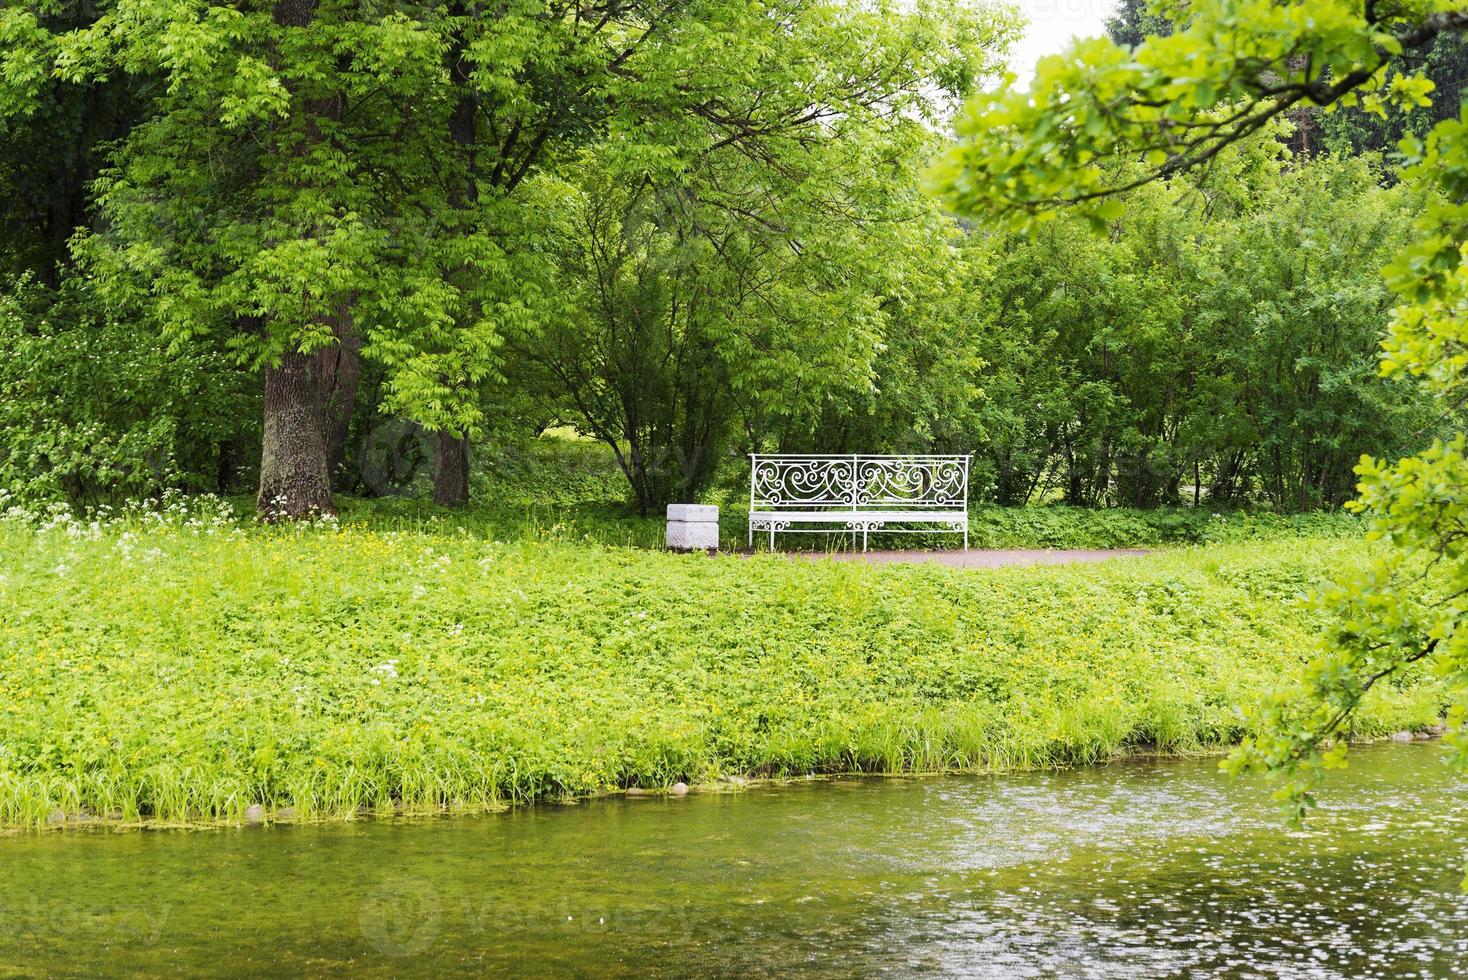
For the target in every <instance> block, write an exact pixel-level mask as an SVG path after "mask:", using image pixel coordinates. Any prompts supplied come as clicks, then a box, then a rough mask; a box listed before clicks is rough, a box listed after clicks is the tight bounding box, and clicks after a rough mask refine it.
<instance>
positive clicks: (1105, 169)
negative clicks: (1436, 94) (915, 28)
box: [940, 0, 1468, 809]
mask: <svg viewBox="0 0 1468 980" xmlns="http://www.w3.org/2000/svg"><path fill="white" fill-rule="evenodd" d="M1189 12H1190V20H1189V22H1188V26H1187V27H1186V28H1185V29H1183V30H1181V31H1179V32H1177V33H1175V34H1174V35H1172V36H1171V37H1167V38H1148V39H1147V41H1146V42H1145V43H1143V44H1142V45H1141V46H1140V47H1138V48H1136V49H1135V50H1132V51H1128V50H1127V49H1124V48H1121V47H1119V46H1117V45H1116V44H1115V43H1113V42H1111V41H1109V40H1106V39H1098V40H1092V41H1084V42H1080V43H1078V44H1077V45H1075V46H1074V47H1073V48H1072V50H1071V51H1070V54H1069V57H1066V58H1051V59H1045V60H1042V62H1041V63H1040V65H1039V67H1038V69H1037V72H1036V78H1035V82H1034V85H1033V87H1032V89H1031V91H1030V92H1028V93H1023V92H1017V91H1014V90H1013V89H1006V88H1001V89H1000V90H997V91H995V92H992V93H985V94H984V95H981V96H979V97H977V98H976V99H975V100H974V102H973V103H972V104H971V106H970V109H969V111H968V113H967V115H966V116H965V117H964V118H963V119H961V120H960V123H959V129H960V132H961V133H962V135H963V136H964V142H963V143H962V144H961V145H960V146H959V147H957V148H956V149H955V150H954V151H953V152H952V153H951V155H950V156H949V157H948V159H947V161H946V163H945V167H944V170H943V173H942V174H941V175H940V183H941V185H942V187H943V189H944V191H945V193H946V195H947V197H948V200H949V201H950V202H951V203H952V204H954V205H955V206H956V207H959V208H961V209H963V210H965V211H969V212H974V213H985V214H990V215H996V216H1000V217H1003V218H1005V219H1007V220H1008V221H1010V222H1011V223H1013V224H1015V225H1018V226H1027V225H1030V224H1031V223H1033V222H1034V221H1036V220H1037V219H1039V218H1040V217H1041V216H1043V215H1046V214H1048V213H1050V212H1052V211H1053V210H1054V209H1056V208H1058V207H1064V206H1074V207H1076V208H1078V209H1079V210H1080V211H1081V212H1082V213H1084V214H1085V215H1087V216H1088V217H1089V218H1090V219H1091V220H1092V221H1093V222H1094V223H1095V224H1096V225H1098V226H1100V227H1102V228H1104V227H1106V225H1107V223H1108V222H1109V221H1110V220H1112V219H1114V218H1115V217H1116V216H1117V215H1118V214H1119V213H1120V212H1121V210H1122V209H1123V208H1124V204H1123V202H1122V201H1121V200H1120V198H1119V197H1118V194H1119V193H1120V192H1122V191H1124V190H1126V189H1128V188H1130V187H1136V186H1140V185H1142V184H1144V183H1147V182H1150V181H1155V180H1157V179H1159V178H1164V177H1167V176H1169V175H1171V174H1175V173H1179V172H1181V171H1184V170H1187V169H1189V168H1194V167H1200V166H1205V165H1208V164H1209V163H1210V162H1211V161H1213V160H1215V159H1216V158H1217V157H1218V156H1219V154H1220V153H1222V152H1223V151H1224V150H1225V148H1227V147H1228V146H1230V145H1232V144H1234V143H1237V142H1238V141H1239V140H1241V139H1244V138H1245V137H1247V136H1248V135H1249V134H1251V133H1254V132H1257V131H1258V130H1260V129H1261V128H1263V127H1265V126H1267V125H1268V124H1269V123H1270V121H1271V120H1273V119H1276V118H1278V117H1279V116H1281V115H1282V114H1284V113H1287V112H1289V111H1290V110H1291V109H1292V108H1293V107H1295V106H1298V105H1302V104H1305V105H1308V104H1314V105H1317V106H1322V107H1324V106H1331V105H1335V104H1346V105H1350V104H1362V105H1365V106H1366V107H1367V108H1369V109H1372V110H1377V109H1380V110H1382V111H1387V110H1388V109H1396V110H1401V109H1404V108H1405V109H1410V108H1412V107H1414V106H1416V107H1422V106H1426V105H1429V104H1431V99H1430V93H1431V91H1432V88H1433V83H1432V81H1431V80H1430V79H1427V78H1425V77H1423V76H1422V75H1421V74H1420V73H1409V74H1392V73H1391V72H1390V71H1389V66H1390V63H1391V60H1392V59H1393V58H1394V57H1398V56H1401V55H1404V54H1407V53H1414V54H1420V53H1421V52H1424V51H1426V50H1428V49H1429V48H1430V47H1432V46H1433V45H1434V44H1436V43H1437V40H1438V38H1439V37H1441V36H1442V35H1444V34H1454V35H1459V36H1461V35H1463V34H1464V33H1465V32H1468V11H1465V10H1464V9H1463V8H1462V5H1461V2H1458V0H1401V2H1397V3H1391V4H1380V3H1372V2H1369V0H1367V2H1363V0H1309V2H1302V0H1291V2H1271V0H1198V2H1195V3H1193V4H1192V5H1191V6H1190V7H1189ZM1400 152H1401V153H1402V155H1403V157H1404V158H1405V159H1406V160H1407V162H1408V164H1409V166H1408V167H1407V169H1406V170H1405V171H1404V173H1403V177H1404V179H1405V180H1406V181H1408V182H1409V183H1410V184H1411V185H1413V187H1414V188H1415V189H1416V191H1417V192H1418V193H1421V194H1423V195H1424V196H1425V197H1426V199H1427V201H1428V204H1427V206H1426V208H1425V209H1424V210H1423V211H1422V214H1421V216H1420V217H1419V218H1418V219H1417V221H1416V223H1415V226H1414V232H1413V236H1412V240H1411V242H1410V243H1409V244H1408V245H1407V246H1406V247H1405V248H1404V249H1403V250H1402V251H1401V252H1400V254H1399V255H1398V256H1397V258H1396V259H1395V260H1394V261H1393V262H1392V264H1391V265H1390V266H1389V267H1388V271H1387V278H1388V282H1389V284H1390V285H1391V287H1392V289H1393V290H1394V291H1395V293H1396V294H1397V297H1398V301H1399V302H1398V306H1397V308H1396V310H1395V312H1394V315H1393V319H1392V323H1391V326H1390V331H1389V334H1388V337H1387V339H1386V341H1385V343H1384V345H1383V357H1382V370H1383V371H1384V372H1385V373H1387V374H1388V375H1410V376H1413V377H1416V378H1419V379H1420V380H1421V381H1422V382H1423V383H1424V384H1426V385H1427V386H1428V388H1429V389H1430V390H1431V391H1433V392H1434V393H1435V394H1438V395H1440V396H1441V397H1442V398H1443V399H1444V400H1445V402H1446V403H1447V404H1450V405H1456V404H1458V403H1460V402H1461V400H1462V399H1463V398H1464V397H1465V390H1468V356H1465V353H1464V352H1465V350H1468V106H1465V107H1463V108H1462V109H1461V110H1460V115H1458V116H1457V117H1455V118H1450V119H1445V120H1443V121H1441V122H1439V123H1437V124H1436V125H1435V126H1434V127H1433V129H1432V130H1431V132H1430V133H1429V135H1428V136H1427V138H1426V139H1425V140H1419V139H1416V138H1414V137H1409V138H1407V139H1406V140H1404V141H1403V143H1402V145H1401V147H1400ZM1138 158H1140V162H1141V165H1142V169H1141V170H1140V172H1136V171H1131V170H1128V169H1124V168H1117V167H1114V166H1107V165H1106V164H1108V163H1111V162H1114V161H1118V160H1132V159H1138ZM1465 453H1468V436H1465V435H1464V434H1463V433H1462V432H1458V433H1457V434H1456V435H1454V437H1453V438H1451V439H1449V440H1447V441H1439V442H1437V443H1435V444H1434V445H1433V446H1432V447H1431V448H1429V449H1428V450H1426V451H1424V452H1422V453H1419V454H1417V455H1415V456H1411V457H1408V458H1406V459H1403V460H1401V461H1400V462H1398V463H1396V464H1394V465H1393V464H1389V463H1384V462H1380V461H1376V460H1372V459H1370V458H1366V459H1363V460H1362V462H1361V463H1360V465H1359V466H1358V469H1357V472H1358V474H1359V476H1360V478H1361V482H1360V497H1359V499H1358V502H1357V505H1356V506H1357V508H1358V509H1360V510H1362V511H1364V512H1365V513H1366V514H1367V515H1368V516H1369V517H1370V519H1371V524H1372V528H1373V533H1374V535H1375V536H1377V537H1379V538H1381V539H1384V540H1385V541H1387V542H1388V543H1389V544H1390V545H1391V546H1392V547H1391V548H1390V549H1389V550H1388V552H1387V554H1386V555H1385V556H1384V557H1382V558H1381V559H1380V560H1378V561H1376V562H1374V563H1373V564H1372V565H1371V566H1370V567H1369V568H1368V569H1366V570H1365V571H1363V572H1362V573H1361V574H1359V575H1356V576H1351V577H1347V578H1344V579H1343V580H1342V581H1341V582H1339V583H1338V584H1336V585H1335V586H1333V587H1331V588H1329V589H1327V590H1326V591H1325V592H1324V593H1323V594H1322V595H1321V596H1320V597H1319V603H1320V605H1321V606H1322V607H1323V608H1324V609H1325V610H1327V611H1329V612H1330V613H1331V614H1332V615H1333V618H1334V625H1333V626H1332V628H1331V630H1330V632H1329V635H1328V637H1327V640H1326V642H1325V644H1324V646H1323V649H1322V652H1321V654H1320V656H1319V657H1318V658H1317V660H1316V661H1315V662H1314V664H1313V665H1312V667H1311V668H1310V669H1309V670H1308V671H1307V672H1306V675H1305V676H1304V677H1303V678H1302V679H1301V681H1300V682H1299V684H1298V685H1297V686H1295V687H1293V688H1291V689H1290V690H1289V691H1287V692H1285V694H1284V695H1283V696H1282V697H1281V698H1279V699H1278V700H1276V701H1273V702H1271V703H1269V704H1267V705H1265V706H1262V707H1261V708H1260V710H1259V712H1258V714H1257V716H1256V717H1257V721H1258V722H1259V730H1258V732H1257V734H1255V735H1254V736H1253V737H1252V738H1250V739H1249V740H1248V741H1247V742H1246V743H1245V746H1244V747H1243V749H1242V750H1241V752H1240V753H1239V754H1238V756H1237V757H1236V764H1237V765H1239V766H1250V765H1253V766H1260V767H1264V768H1268V769H1271V770H1275V771H1279V772H1283V773H1285V774H1287V777H1288V779H1287V782H1286V784H1285V787H1284V789H1283V793H1282V795H1283V797H1284V799H1285V800H1286V801H1287V802H1288V803H1290V804H1291V805H1292V806H1293V807H1295V808H1297V809H1303V808H1304V807H1305V806H1306V805H1307V804H1308V802H1309V796H1308V790H1309V789H1310V788H1311V786H1313V785H1314V783H1315V781H1316V780H1317V779H1318V778H1319V777H1320V773H1321V769H1322V767H1324V766H1327V765H1329V764H1332V763H1335V762H1338V761H1339V760H1340V758H1341V756H1342V755H1343V753H1344V751H1345V745H1344V742H1343V741H1341V740H1339V738H1338V736H1339V734H1340V733H1341V731H1342V729H1343V726H1346V725H1348V724H1349V722H1350V720H1351V718H1352V716H1353V712H1354V711H1355V710H1356V709H1357V707H1358V706H1359V705H1360V704H1361V702H1362V699H1363V698H1365V697H1366V696H1367V694H1368V693H1369V692H1370V690H1371V689H1372V687H1373V686H1374V685H1376V684H1378V683H1380V682H1381V681H1382V680H1384V679H1386V678H1390V677H1392V676H1394V675H1399V674H1401V673H1402V672H1403V671H1404V670H1406V669H1408V668H1409V665H1411V664H1413V663H1416V662H1418V661H1431V662H1433V663H1434V664H1435V665H1436V667H1437V669H1438V670H1439V671H1440V672H1441V674H1442V675H1443V676H1445V677H1447V678H1449V680H1450V682H1451V684H1452V689H1453V697H1454V702H1453V705H1452V711H1451V716H1450V717H1451V721H1452V723H1453V728H1454V731H1453V735H1452V744H1453V746H1454V748H1455V750H1456V757H1455V758H1456V761H1457V762H1458V763H1459V765H1462V766H1468V729H1465V728H1464V725H1463V723H1464V722H1465V721H1468V602H1465V601H1464V599H1463V596H1464V595H1465V593H1468V549H1465V548H1464V546H1463V542H1464V541H1465V540H1468V494H1465V493H1464V491H1463V487H1464V486H1468V455H1465ZM1424 567H1430V568H1434V569H1435V570H1436V575H1438V576H1440V578H1438V579H1434V582H1433V585H1432V587H1431V588H1430V589H1429V590H1428V591H1427V592H1426V594H1424V592H1423V590H1422V588H1421V587H1420V582H1421V578H1422V575H1423V574H1424V572H1423V569H1424Z"/></svg>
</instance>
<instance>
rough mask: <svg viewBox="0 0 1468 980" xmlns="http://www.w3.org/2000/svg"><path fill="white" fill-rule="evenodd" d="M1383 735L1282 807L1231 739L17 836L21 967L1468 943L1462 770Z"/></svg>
mask: <svg viewBox="0 0 1468 980" xmlns="http://www.w3.org/2000/svg"><path fill="white" fill-rule="evenodd" d="M1441 758H1442V756H1441V753H1440V751H1439V750H1438V749H1437V747H1435V746H1431V745H1390V746H1381V747H1377V748H1372V749H1370V750H1364V751H1361V752H1360V753H1358V754H1357V755H1356V756H1355V762H1354V763H1353V766H1352V768H1351V769H1350V770H1349V771H1348V772H1347V773H1344V774H1340V776H1339V777H1338V778H1337V779H1336V780H1335V782H1334V785H1333V787H1332V792H1331V793H1330V794H1329V795H1328V796H1327V798H1326V800H1325V805H1324V806H1323V808H1322V809H1321V811H1320V812H1319V813H1318V814H1317V815H1316V817H1315V818H1314V819H1313V820H1312V822H1311V823H1310V824H1309V826H1308V828H1307V829H1306V830H1305V831H1303V832H1301V831H1290V830H1289V829H1287V828H1286V827H1284V826H1283V825H1281V823H1280V822H1279V820H1278V818H1277V817H1276V816H1275V814H1274V812H1273V811H1272V809H1271V807H1270V805H1269V803H1268V800H1267V793H1266V792H1265V791H1264V790H1263V789H1262V788H1261V787H1260V786H1258V785H1257V784H1253V785H1251V784H1246V783H1238V782H1231V781H1229V780H1227V779H1225V778H1223V777H1221V776H1219V775H1218V774H1217V772H1216V770H1215V764H1214V763H1213V762H1211V761H1200V762H1165V763H1155V764H1140V763H1130V764H1124V765H1115V766H1110V767H1107V768H1103V769H1093V770H1084V771H1077V772H1069V773H1059V774H1047V775H1024V776H1011V777H1001V778H978V777H974V778H968V777H964V778H957V777H955V778H946V779H867V780H843V781H835V782H824V783H801V784H795V785H789V786H781V787H774V788H768V789H758V790H753V791H749V792H745V793H740V794H733V795H720V796H704V795H694V796H690V797H687V798H685V799H679V800H674V799H646V800H609V801H601V802H594V803H589V804H585V805H582V806H575V807H543V808H536V809H524V810H519V811H513V812H510V813H506V814H500V815H496V816H489V817H483V818H476V819H461V820H442V821H431V822H420V823H373V822H366V823H360V824H355V825H347V826H325V827H299V828H273V829H249V830H240V831H221V832H205V833H148V834H123V835H115V834H93V835H77V834H53V835H48V836H41V837H22V838H10V839H5V840H0V861H3V865H0V871H3V874H0V973H11V972H18V973H19V974H20V975H22V976H29V975H36V976H41V975H52V974H55V973H68V974H81V973H107V974H110V975H116V974H118V973H133V974H152V973H157V972H161V971H164V970H178V969H184V970H188V971H191V972H205V971H207V972H211V973H235V974H247V973H264V972H285V971H290V972H308V973H314V974H320V973H339V974H346V973H351V974H363V973H366V974H377V975H404V974H436V973H442V972H444V971H449V970H452V971H474V972H527V971H528V972H531V973H536V974H545V973H577V974H596V975H632V974H647V973H654V974H678V975H684V974H689V973H718V974H732V973H748V972H751V971H762V972H765V973H775V972H777V973H780V974H786V973H808V974H814V975H850V974H870V973H886V974H891V975H912V974H933V975H965V976H974V975H981V976H982V975H990V976H1052V975H1056V974H1063V975H1067V976H1094V977H1111V976H1118V977H1119V976H1135V975H1138V974H1145V975H1150V976H1157V975H1168V974H1185V973H1186V974H1215V975H1262V976H1320V977H1361V976H1383V977H1385V976H1393V977H1399V976H1427V977H1442V976H1453V975H1463V974H1465V973H1468V938H1465V937H1468V899H1465V897H1464V895H1463V894H1462V893H1461V892H1460V891H1459V890H1458V887H1457V885H1458V882H1459V880H1460V878H1461V876H1462V873H1463V868H1464V862H1465V856H1464V853H1463V845H1462V830H1463V827H1462V823H1463V819H1464V814H1465V812H1468V811H1465V808H1464V803H1465V802H1468V785H1465V784H1464V783H1462V782H1460V781H1458V780H1457V779H1456V778H1455V777H1453V776H1452V775H1451V774H1449V773H1448V772H1447V771H1446V770H1445V769H1444V767H1443V766H1442V764H1441Z"/></svg>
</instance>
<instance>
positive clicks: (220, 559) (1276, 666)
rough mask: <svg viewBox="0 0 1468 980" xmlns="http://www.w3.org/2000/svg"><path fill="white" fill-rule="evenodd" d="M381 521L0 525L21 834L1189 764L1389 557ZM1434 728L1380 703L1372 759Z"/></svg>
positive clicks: (6, 821) (5, 754)
mask: <svg viewBox="0 0 1468 980" xmlns="http://www.w3.org/2000/svg"><path fill="white" fill-rule="evenodd" d="M350 518H351V515H350V514H349V520H350ZM374 521H376V525H377V526H365V525H361V524H351V523H348V524H345V525H343V526H341V527H338V528H332V527H324V528H284V529H266V528H253V529H248V530H242V529H239V528H232V527H230V526H229V525H228V524H224V523H220V522H210V521H203V522H196V523H195V526H193V527H188V526H186V522H185V520H184V519H183V518H182V517H179V516H175V517H173V518H170V519H167V520H164V521H162V522H150V523H154V524H158V523H161V526H152V527H143V526H141V525H139V526H136V527H134V528H133V530H130V531H124V530H123V528H122V527H121V526H115V527H108V526H103V527H101V528H97V529H88V528H86V527H85V526H83V525H78V524H75V523H72V522H67V521H64V520H63V521H59V522H57V526H55V527H54V528H52V529H51V530H37V529H35V528H34V527H31V526H27V525H25V524H23V523H22V522H20V521H16V520H11V521H0V825H9V826H41V825H45V824H46V823H47V822H50V821H54V820H55V819H56V817H57V815H58V814H65V815H76V814H83V813H88V814H95V815H104V816H109V817H113V818H118V819H122V820H125V821H139V820H152V821H161V822H180V821H196V820H210V819H225V820H235V819H240V818H241V817H242V815H243V814H244V813H245V811H246V809H247V808H248V807H250V806H251V805H252V804H261V805H263V806H265V807H267V808H269V809H278V808H282V807H287V806H289V807H293V808H294V809H295V814H296V816H297V817H298V818H325V817H340V816H346V815H351V814H353V813H356V812H359V810H361V809H362V808H366V809H368V810H382V811H387V810H392V809H407V810H415V811H416V810H437V809H442V808H449V809H465V810H473V809H482V808H486V807H492V806H496V805H500V804H503V803H505V802H511V801H518V800H528V799H533V798H543V797H552V798H557V797H564V796H567V795H581V794H590V793H597V792H601V791H607V790H614V789H617V788H619V787H626V786H631V785H638V786H644V787H656V786H662V785H666V784H668V783H670V782H672V781H674V780H678V779H682V780H687V781H690V782H702V781H709V780H713V779H716V778H718V777H720V776H723V775H727V774H745V775H757V776H758V775H781V774H795V773H809V772H830V771H849V770H868V771H882V772H892V771H906V770H925V771H931V770H997V769H1004V768H1012V767H1040V766H1056V765H1068V764H1076V763H1088V762H1095V761H1098V760H1103V759H1106V758H1108V757H1110V756H1112V755H1114V754H1116V753H1119V752H1125V751H1128V750H1129V749H1134V748H1138V747H1146V748H1149V749H1156V750H1159V751H1165V752H1186V751H1194V750H1199V749H1203V748H1206V747H1210V746H1215V745H1218V744H1220V743H1226V742H1229V741H1232V740H1234V739H1236V738H1237V737H1238V736H1239V735H1240V728H1239V722H1238V720H1237V716H1236V714H1235V712H1234V710H1233V706H1234V705H1235V704H1238V703H1240V702H1246V701H1249V700H1251V699H1253V698H1255V697H1256V696H1258V695H1259V694H1260V693H1261V692H1262V691H1264V690H1265V689H1267V688H1269V687H1271V686H1273V685H1274V684H1276V683H1277V682H1278V681H1279V680H1280V679H1281V678H1283V677H1284V676H1286V675H1288V674H1289V673H1290V672H1291V671H1293V670H1294V669H1296V667H1297V666H1298V665H1299V664H1300V663H1301V662H1302V660H1303V658H1305V657H1306V656H1308V655H1309V652H1310V651H1311V649H1312V643H1313V641H1314V638H1315V636H1316V634H1317V632H1318V624H1317V623H1315V622H1314V621H1312V618H1311V615H1310V614H1309V613H1306V612H1304V611H1302V610H1301V608H1300V607H1299V606H1298V605H1296V604H1295V603H1294V602H1293V597H1294V596H1295V595H1296V594H1298V593H1299V592H1301V591H1303V590H1305V589H1306V588H1308V587H1309V585H1310V584H1311V582H1313V581H1314V580H1316V579H1317V578H1318V577H1319V576H1321V575H1324V574H1327V573H1329V572H1332V571H1337V570H1339V569H1341V568H1343V567H1347V566H1349V565H1350V564H1352V563H1355V562H1358V561H1361V560H1362V559H1363V558H1364V556H1365V555H1366V553H1367V552H1366V548H1367V546H1366V545H1363V544H1360V543H1358V542H1353V541H1323V540H1283V541H1276V542H1272V543H1265V544H1257V543H1256V544H1248V545H1239V544H1234V545H1210V546H1207V547H1201V548H1187V549H1180V550H1177V551H1174V552H1169V553H1164V554H1160V555H1156V556H1151V557H1148V558H1144V559H1136V560H1126V561H1117V562H1112V563H1108V564H1104V565H1089V566H1074V567H1062V568H1040V569H1007V570H999V571H985V572H958V571H953V570H947V569H941V568H936V567H921V566H901V567H898V566H889V567H871V566H864V565H856V564H844V563H825V562H802V561H794V560H791V559H787V558H782V557H778V556H757V557H754V558H740V557H732V556H722V557H718V558H708V557H704V556H676V555H671V554H666V553H661V552H656V551H640V550H633V549H627V548H617V547H609V546H606V545H602V544H598V543H596V542H595V541H587V540H583V539H582V536H581V535H579V534H577V533H575V531H574V530H573V529H567V528H564V527H563V528H561V529H560V530H550V529H542V531H541V532H540V533H538V534H535V535H527V534H524V533H521V534H519V535H518V536H517V537H516V538H515V539H514V540H510V541H495V540H489V539H486V538H485V537H484V536H482V535H481V534H478V533H474V532H473V531H472V529H471V530H470V531H466V532H465V533H457V532H452V531H446V530H443V529H444V528H446V527H448V526H450V525H452V524H453V521H452V520H451V521H449V522H448V524H445V523H443V522H431V527H434V528H438V529H439V530H438V531H423V530H398V531H393V530H387V529H385V525H386V523H387V522H386V519H385V518H383V517H382V515H377V516H376V517H374ZM134 523H136V522H134ZM522 530H523V529H522ZM1437 709H1438V703H1437V698H1436V696H1435V692H1434V690H1433V689H1431V688H1427V687H1412V686H1405V687H1394V688H1390V689H1387V690H1385V691H1383V692H1381V694H1380V696H1378V697H1376V698H1374V700H1373V701H1372V702H1371V705H1370V709H1369V710H1368V711H1367V712H1366V713H1365V714H1364V715H1363V716H1362V718H1361V720H1360V726H1361V727H1360V728H1359V729H1358V733H1360V734H1369V733H1381V732H1385V731H1389V730H1394V729H1397V728H1402V727H1411V726H1416V725H1424V724H1427V723H1429V722H1431V721H1432V720H1434V719H1435V717H1436V715H1437V713H1438V712H1437Z"/></svg>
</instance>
